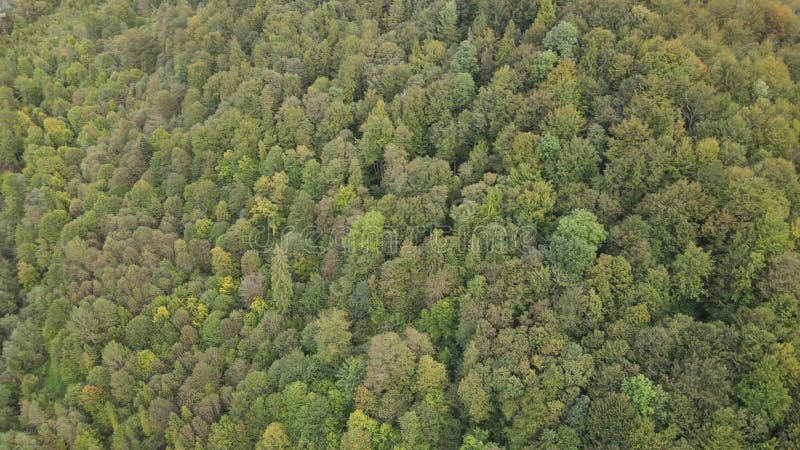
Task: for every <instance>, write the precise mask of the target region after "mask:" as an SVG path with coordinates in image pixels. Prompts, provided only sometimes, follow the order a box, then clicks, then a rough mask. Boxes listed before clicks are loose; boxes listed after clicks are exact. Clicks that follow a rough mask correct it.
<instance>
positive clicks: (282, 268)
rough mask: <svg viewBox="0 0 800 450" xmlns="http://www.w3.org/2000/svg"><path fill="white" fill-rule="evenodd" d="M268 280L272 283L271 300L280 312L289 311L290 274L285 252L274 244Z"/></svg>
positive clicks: (290, 297) (290, 293)
mask: <svg viewBox="0 0 800 450" xmlns="http://www.w3.org/2000/svg"><path fill="white" fill-rule="evenodd" d="M270 282H271V284H272V300H273V302H274V303H275V307H276V308H277V309H278V311H279V312H280V313H281V314H286V313H288V312H289V308H290V306H291V301H292V276H291V274H290V273H289V262H288V260H287V259H286V253H284V251H283V249H282V248H281V247H280V246H278V245H276V246H275V255H274V256H273V257H272V266H271V267H270Z"/></svg>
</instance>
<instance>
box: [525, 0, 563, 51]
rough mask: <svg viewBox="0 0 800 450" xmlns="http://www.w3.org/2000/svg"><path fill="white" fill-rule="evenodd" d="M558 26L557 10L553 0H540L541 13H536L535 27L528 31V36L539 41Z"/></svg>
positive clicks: (532, 26)
mask: <svg viewBox="0 0 800 450" xmlns="http://www.w3.org/2000/svg"><path fill="white" fill-rule="evenodd" d="M555 24H556V8H555V6H553V0H540V1H539V11H537V12H536V19H534V20H533V25H531V28H530V29H529V30H528V34H530V35H531V37H532V38H533V39H534V40H536V41H538V40H540V39H541V38H543V37H544V35H545V34H546V33H547V32H548V31H549V30H550V29H551V28H553V27H554V26H555Z"/></svg>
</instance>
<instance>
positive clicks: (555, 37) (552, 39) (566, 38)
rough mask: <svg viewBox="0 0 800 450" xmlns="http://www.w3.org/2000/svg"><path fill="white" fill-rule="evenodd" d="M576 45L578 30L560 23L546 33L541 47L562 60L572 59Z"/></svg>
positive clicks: (566, 23)
mask: <svg viewBox="0 0 800 450" xmlns="http://www.w3.org/2000/svg"><path fill="white" fill-rule="evenodd" d="M577 44H578V29H577V28H576V27H575V25H573V24H571V23H569V22H565V21H563V20H562V21H561V22H559V23H558V25H556V26H554V27H553V28H551V29H550V31H548V32H547V35H546V36H545V37H544V40H543V41H542V45H543V46H544V47H545V48H547V49H549V50H552V51H554V52H556V53H558V55H559V56H561V57H562V58H568V59H574V58H575V46H576V45H577Z"/></svg>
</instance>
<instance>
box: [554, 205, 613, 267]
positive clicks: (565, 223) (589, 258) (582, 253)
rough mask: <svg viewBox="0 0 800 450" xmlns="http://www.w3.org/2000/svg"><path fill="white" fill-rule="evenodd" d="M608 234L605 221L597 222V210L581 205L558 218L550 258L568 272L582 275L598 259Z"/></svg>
mask: <svg viewBox="0 0 800 450" xmlns="http://www.w3.org/2000/svg"><path fill="white" fill-rule="evenodd" d="M606 236H607V233H606V231H605V229H604V228H603V225H601V224H600V223H598V222H597V218H596V217H595V216H594V214H592V213H591V212H589V211H586V210H582V209H578V210H575V211H572V212H571V213H569V214H568V215H566V216H564V217H562V218H561V219H559V221H558V226H557V227H556V231H555V232H554V233H553V235H552V236H551V238H550V245H549V246H548V248H547V258H548V260H549V261H550V262H551V263H552V264H554V265H555V266H557V267H559V268H560V269H561V270H563V271H564V273H565V274H567V275H569V276H571V277H574V278H577V277H580V276H581V275H582V274H583V272H584V270H586V268H587V267H589V266H590V265H591V264H592V262H593V261H594V260H595V257H596V254H597V250H598V249H599V248H600V244H602V243H603V241H605V239H606Z"/></svg>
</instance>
